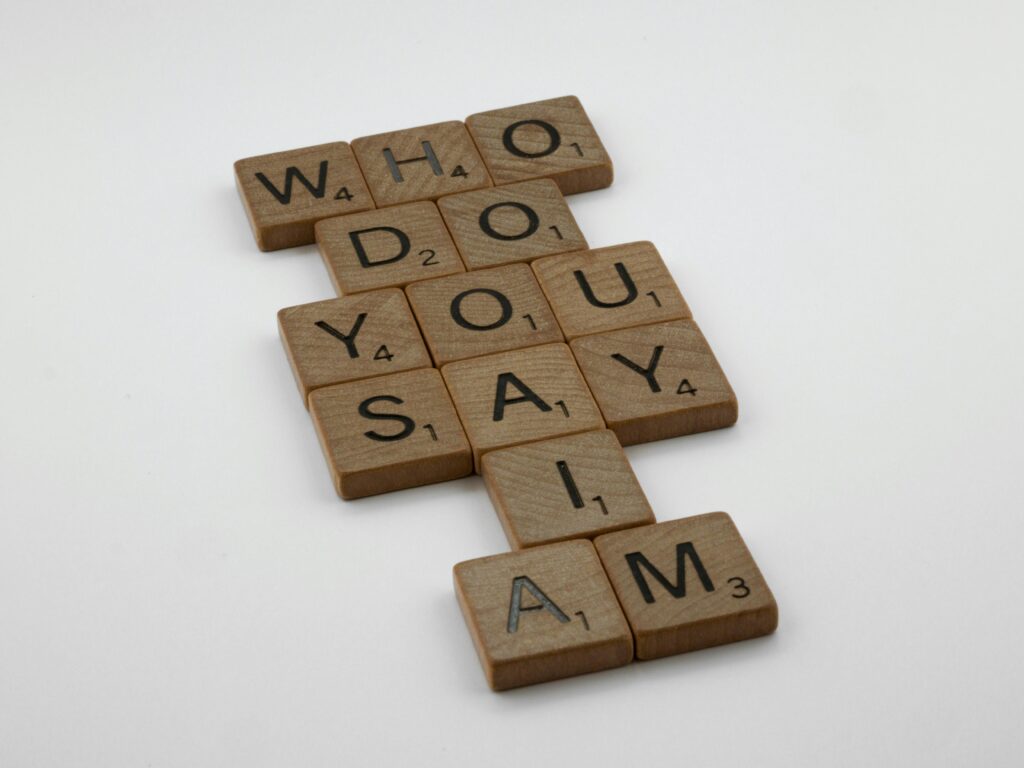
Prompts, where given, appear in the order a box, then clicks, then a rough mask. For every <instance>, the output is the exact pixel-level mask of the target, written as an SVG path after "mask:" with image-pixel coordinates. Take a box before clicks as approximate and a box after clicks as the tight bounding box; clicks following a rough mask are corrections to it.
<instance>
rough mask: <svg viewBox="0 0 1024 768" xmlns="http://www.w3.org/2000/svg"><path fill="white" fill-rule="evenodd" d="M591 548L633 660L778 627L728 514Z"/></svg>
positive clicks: (605, 540)
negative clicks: (623, 622)
mask: <svg viewBox="0 0 1024 768" xmlns="http://www.w3.org/2000/svg"><path fill="white" fill-rule="evenodd" d="M594 544H595V545H596V547H597V551H598V553H599V554H600V556H601V562H602V564H603V565H604V568H605V571H607V573H608V577H609V579H611V582H612V585H613V586H614V588H615V593H616V595H618V598H619V602H620V603H621V605H622V608H623V610H624V611H625V613H626V618H627V619H628V620H629V624H630V627H631V628H632V630H633V637H634V640H635V643H636V656H637V658H638V659H656V658H658V657H660V656H670V655H672V654H676V653H685V652H687V651H695V650H698V649H700V648H708V647H710V646H713V645H722V644H724V643H732V642H736V641H737V640H746V639H748V638H751V637H758V636H760V635H767V634H770V633H771V632H774V631H775V628H776V626H777V625H778V618H779V610H778V606H777V605H776V603H775V598H774V597H773V596H772V593H771V590H770V589H768V585H767V584H766V583H765V580H764V577H763V576H762V575H761V571H760V570H759V569H758V567H757V564H756V563H755V562H754V559H753V557H752V556H751V554H750V551H749V550H748V549H747V546H746V544H745V543H744V542H743V538H742V537H741V536H740V534H739V531H737V530H736V526H735V524H734V523H733V521H732V518H730V517H729V515H727V514H726V513H725V512H712V513H710V514H706V515H697V516H695V517H687V518H683V519H682V520H672V521H669V522H666V523H658V524H657V525H651V526H644V527H640V528H630V529H629V530H625V531H619V532H617V533H610V534H607V535H605V536H599V537H598V538H597V539H595V541H594Z"/></svg>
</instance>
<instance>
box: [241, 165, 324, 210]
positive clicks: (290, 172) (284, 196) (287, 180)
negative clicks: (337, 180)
mask: <svg viewBox="0 0 1024 768" xmlns="http://www.w3.org/2000/svg"><path fill="white" fill-rule="evenodd" d="M327 163H328V161H327V160H323V161H322V162H321V163H320V176H319V177H318V178H317V182H316V186H315V187H314V186H313V185H312V184H311V183H310V181H309V179H307V178H306V177H305V175H304V174H303V173H302V171H300V170H299V169H298V168H296V167H295V166H294V165H289V166H288V168H287V170H285V172H284V192H281V191H280V190H279V189H278V188H277V187H275V186H274V182H272V181H271V180H270V179H268V178H267V177H266V176H264V175H263V174H262V173H257V174H256V178H257V179H259V180H260V183H262V184H263V186H264V187H266V188H267V191H268V192H270V194H272V195H273V196H274V197H276V198H277V202H279V203H281V205H288V203H290V202H291V201H292V180H293V179H298V180H299V183H300V184H302V186H304V187H305V188H306V189H308V190H309V193H310V194H311V195H312V196H313V197H316V198H321V197H323V196H324V193H325V192H326V191H327Z"/></svg>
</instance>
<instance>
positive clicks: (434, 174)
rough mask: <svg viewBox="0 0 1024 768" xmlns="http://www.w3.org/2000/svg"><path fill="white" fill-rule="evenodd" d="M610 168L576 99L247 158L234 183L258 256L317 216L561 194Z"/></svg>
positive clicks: (294, 240) (304, 240)
mask: <svg viewBox="0 0 1024 768" xmlns="http://www.w3.org/2000/svg"><path fill="white" fill-rule="evenodd" d="M612 177H613V171H612V163H611V160H610V158H609V157H608V153H607V152H606V151H605V148H604V145H603V144H602V143H601V139H600V138H599V137H598V135H597V132H596V131H595V130H594V126H593V124H592V123H591V122H590V118H589V117H588V116H587V113H586V111H585V110H584V109H583V105H582V104H580V102H579V99H577V98H576V97H575V96H564V97H560V98H557V99H548V100H546V101H538V102H533V103H530V104H521V105H517V106H513V107H506V108H503V109H497V110H492V111H490V112H482V113H478V114H475V115H470V116H469V117H468V118H466V121H465V122H461V121H449V122H443V123H435V124H433V125H425V126H418V127H416V128H409V129H404V130H400V131H391V132H388V133H382V134H377V135H374V136H366V137H363V138H360V139H355V140H354V141H353V142H352V143H351V145H350V144H348V143H347V142H343V141H341V142H333V143H330V144H321V145H317V146H314V147H304V148H302V149H295V150H289V151H285V152H276V153H272V154H268V155H260V156H257V157H249V158H245V159H243V160H239V161H237V162H236V163H235V180H236V184H237V186H238V189H239V193H240V194H241V196H242V201H243V204H244V205H245V209H246V213H247V214H248V216H249V221H250V224H251V225H252V229H253V234H254V235H255V237H256V242H257V244H258V245H259V247H260V249H261V250H265V251H269V250H277V249H280V248H289V247H292V246H296V245H305V244H308V243H312V242H313V241H314V225H315V223H316V222H317V221H320V220H322V219H326V218H330V217H334V216H341V215H345V214H351V213H358V212H360V211H367V210H371V209H374V208H383V207H387V206H393V205H400V204H403V203H411V202H416V201H421V200H437V199H438V198H441V197H444V196H446V195H451V194H456V193H459V192H467V191H470V190H475V189H483V188H487V187H492V186H496V185H502V184H511V183H515V182H520V181H528V180H531V179H551V180H552V181H553V182H554V183H555V184H556V185H557V186H558V188H559V189H560V190H561V192H562V193H563V194H574V193H576V192H586V191H589V190H593V189H600V188H602V187H607V186H608V185H610V184H611V183H612Z"/></svg>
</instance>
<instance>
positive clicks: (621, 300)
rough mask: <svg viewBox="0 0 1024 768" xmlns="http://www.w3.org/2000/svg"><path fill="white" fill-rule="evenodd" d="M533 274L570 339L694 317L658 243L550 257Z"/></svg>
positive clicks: (538, 261) (542, 260)
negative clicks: (669, 270)
mask: <svg viewBox="0 0 1024 768" xmlns="http://www.w3.org/2000/svg"><path fill="white" fill-rule="evenodd" d="M533 270H534V272H536V274H537V280H538V281H539V282H540V285H541V288H543V289H544V295H545V296H547V297H548V301H550V302H551V308H552V309H554V310H555V316H556V317H557V318H558V324H559V325H561V326H562V330H563V331H564V332H565V337H566V338H567V339H575V338H576V337H578V336H585V335H587V334H591V333H601V332H602V331H613V330H616V329H617V328H628V327H630V326H634V325H647V324H649V323H658V322H662V321H664V320H677V319H680V318H684V317H691V315H690V308H689V307H688V306H686V302H685V301H684V300H683V296H682V294H681V293H679V288H677V287H676V283H675V281H674V280H673V279H672V275H670V274H669V272H668V269H666V267H665V262H663V261H662V260H661V256H660V254H659V253H658V249H657V248H655V247H654V245H653V244H652V243H648V242H639V243H627V244H626V245H614V246H612V247H610V248H598V249H596V250H593V251H580V252H579V253H572V254H563V255H560V256H548V257H547V258H543V259H538V260H537V261H535V262H534V263H533Z"/></svg>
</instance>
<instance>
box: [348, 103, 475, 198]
mask: <svg viewBox="0 0 1024 768" xmlns="http://www.w3.org/2000/svg"><path fill="white" fill-rule="evenodd" d="M352 149H353V151H354V152H355V154H356V159H357V160H358V161H359V167H360V168H361V169H362V171H363V176H364V177H365V178H366V183H367V184H368V185H369V187H370V192H371V193H372V194H373V199H374V201H375V202H376V203H377V206H378V207H381V208H382V207H384V206H386V205H397V204H399V203H411V202H414V201H416V200H436V199H437V198H439V197H441V196H443V195H453V194H455V193H457V192H466V191H468V190H470V189H479V188H481V187H489V186H491V177H490V175H488V173H487V170H486V168H485V166H484V163H483V160H481V159H480V155H479V153H478V152H477V150H476V146H474V144H473V140H472V139H471V138H470V137H469V133H468V132H467V131H466V126H465V125H464V124H462V123H460V122H458V121H456V120H452V121H449V122H447V123H435V124H433V125H421V126H419V127H418V128H407V129H405V130H401V131H391V132H389V133H379V134H377V135H376V136H364V137H362V138H360V139H356V140H355V141H353V142H352Z"/></svg>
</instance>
